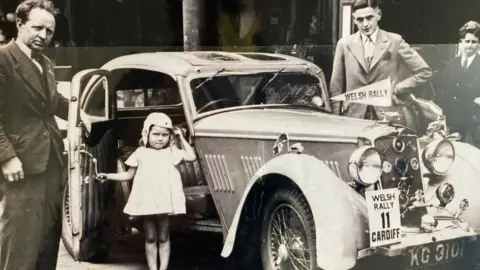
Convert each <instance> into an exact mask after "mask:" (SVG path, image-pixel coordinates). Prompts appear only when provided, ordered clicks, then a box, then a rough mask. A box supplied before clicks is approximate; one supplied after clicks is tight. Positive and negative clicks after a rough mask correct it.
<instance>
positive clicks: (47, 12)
mask: <svg viewBox="0 0 480 270" xmlns="http://www.w3.org/2000/svg"><path fill="white" fill-rule="evenodd" d="M56 14H57V9H56V8H55V7H54V6H53V3H52V2H51V1H47V0H26V1H23V2H22V3H21V4H19V6H18V7H17V10H16V17H17V18H16V20H17V21H16V24H17V29H18V36H17V38H16V39H15V40H13V41H11V42H10V43H8V44H7V45H5V46H1V47H0V166H1V171H2V173H1V174H0V269H2V270H3V269H16V270H32V269H55V268H56V264H57V254H58V248H59V242H60V235H61V230H62V218H61V205H62V204H61V202H62V196H63V190H64V187H65V180H66V178H65V177H64V176H65V174H64V171H65V170H64V166H65V164H66V160H65V159H66V156H65V155H63V151H64V144H63V141H62V136H61V134H60V131H59V129H58V126H57V123H56V121H55V118H54V116H55V115H57V116H59V117H61V118H63V119H67V115H68V100H67V99H66V98H64V97H62V96H61V95H60V94H59V93H58V92H57V91H56V85H55V77H54V67H53V65H52V63H51V61H50V60H49V59H48V58H47V57H46V56H45V55H43V54H42V53H41V52H42V50H44V49H45V48H46V47H47V46H48V44H49V43H50V41H51V38H52V36H53V33H54V30H55V15H56Z"/></svg>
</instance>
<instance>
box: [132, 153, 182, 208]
mask: <svg viewBox="0 0 480 270" xmlns="http://www.w3.org/2000/svg"><path fill="white" fill-rule="evenodd" d="M183 157H184V151H182V150H179V149H178V148H177V147H167V148H164V149H161V150H156V149H153V148H146V147H139V148H137V150H135V152H133V153H132V155H131V156H130V157H129V158H128V159H127V161H126V162H125V164H127V165H128V166H131V167H137V172H136V174H135V177H134V178H133V185H132V191H131V193H130V196H129V198H128V202H127V205H126V206H125V209H124V210H123V212H125V213H126V214H128V215H131V216H143V215H156V214H173V215H176V214H185V213H186V209H185V194H184V193H183V185H182V179H181V177H180V173H179V171H178V169H177V168H176V167H175V165H177V164H178V163H180V162H181V161H182V159H183Z"/></svg>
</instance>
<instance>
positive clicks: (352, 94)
mask: <svg viewBox="0 0 480 270" xmlns="http://www.w3.org/2000/svg"><path fill="white" fill-rule="evenodd" d="M392 95H393V89H392V86H391V83H390V78H387V79H385V80H382V81H379V82H376V83H372V84H369V85H367V86H363V87H360V88H357V89H355V90H352V91H348V92H346V93H344V94H341V95H337V96H334V97H332V98H331V100H336V101H346V102H352V103H362V104H368V105H375V106H382V107H390V106H392Z"/></svg>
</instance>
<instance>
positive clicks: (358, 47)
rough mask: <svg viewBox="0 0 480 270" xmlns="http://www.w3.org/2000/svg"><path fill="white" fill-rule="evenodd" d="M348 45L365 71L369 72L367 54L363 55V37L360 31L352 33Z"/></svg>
mask: <svg viewBox="0 0 480 270" xmlns="http://www.w3.org/2000/svg"><path fill="white" fill-rule="evenodd" d="M347 46H348V48H349V49H350V51H351V52H352V54H353V56H354V57H355V58H356V59H357V61H358V62H359V63H360V65H361V66H362V67H363V69H364V70H365V72H368V67H367V62H366V61H365V56H364V55H363V44H362V38H361V37H360V32H356V33H355V34H353V35H352V39H351V41H350V42H349V43H348V44H347Z"/></svg>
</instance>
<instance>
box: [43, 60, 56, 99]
mask: <svg viewBox="0 0 480 270" xmlns="http://www.w3.org/2000/svg"><path fill="white" fill-rule="evenodd" d="M43 62H44V63H45V64H44V67H43V68H44V71H43V73H44V74H45V76H46V78H47V86H48V89H47V92H48V97H47V98H48V100H51V99H52V98H53V97H54V94H55V92H54V91H57V85H56V82H55V74H54V73H53V66H52V63H51V62H50V61H49V60H48V59H47V58H46V57H45V56H44V59H43Z"/></svg>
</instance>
